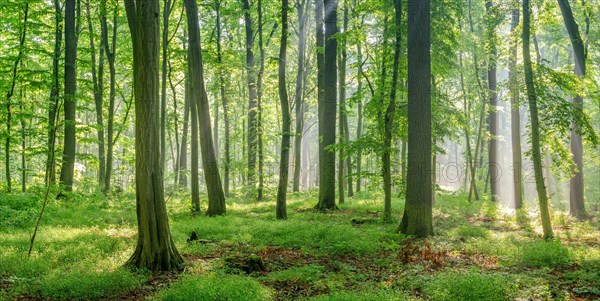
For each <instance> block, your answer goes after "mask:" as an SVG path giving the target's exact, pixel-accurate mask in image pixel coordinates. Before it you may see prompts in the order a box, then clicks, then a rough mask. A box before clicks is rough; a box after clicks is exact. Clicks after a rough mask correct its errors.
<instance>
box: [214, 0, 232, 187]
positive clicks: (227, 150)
mask: <svg viewBox="0 0 600 301" xmlns="http://www.w3.org/2000/svg"><path fill="white" fill-rule="evenodd" d="M216 13H217V21H216V22H217V63H218V64H219V86H220V92H221V104H222V106H223V123H224V124H223V127H224V128H225V142H224V144H225V145H224V147H225V164H224V168H223V173H224V174H223V186H224V190H225V196H229V169H230V166H231V151H230V142H229V139H230V138H229V135H230V132H229V131H230V129H229V112H228V104H227V94H226V93H225V79H224V75H223V55H222V50H221V35H222V32H221V31H222V30H221V2H220V1H218V2H217V6H216Z"/></svg>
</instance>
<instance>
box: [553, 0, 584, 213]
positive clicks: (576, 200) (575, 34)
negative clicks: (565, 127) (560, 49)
mask: <svg viewBox="0 0 600 301" xmlns="http://www.w3.org/2000/svg"><path fill="white" fill-rule="evenodd" d="M558 5H559V6H560V11H561V13H562V16H563V20H564V23H565V27H566V28H567V32H568V33H569V37H570V39H571V45H572V46H573V52H574V54H575V75H577V76H578V77H580V78H585V73H586V64H585V60H586V47H585V46H584V44H583V40H582V39H581V34H580V33H579V27H578V26H577V22H575V18H574V17H573V12H572V11H571V6H570V5H569V1H567V0H558ZM586 22H587V25H586V28H587V29H586V31H587V30H589V18H587V16H586ZM573 106H574V107H575V108H576V109H577V110H583V96H581V95H575V97H574V98H573ZM571 127H572V130H571V154H572V155H573V162H574V163H575V169H574V170H573V171H572V176H571V180H570V201H569V205H570V212H571V215H573V216H576V217H584V216H586V211H585V198H584V194H583V143H582V139H581V135H580V134H579V133H578V132H579V128H578V126H577V124H576V123H573V124H572V126H571Z"/></svg>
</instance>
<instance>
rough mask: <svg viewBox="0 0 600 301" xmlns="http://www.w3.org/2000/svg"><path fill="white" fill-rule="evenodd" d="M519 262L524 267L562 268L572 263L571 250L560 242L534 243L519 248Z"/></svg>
mask: <svg viewBox="0 0 600 301" xmlns="http://www.w3.org/2000/svg"><path fill="white" fill-rule="evenodd" d="M519 252H520V253H519V259H518V262H519V264H521V265H524V266H533V267H560V266H564V265H567V264H569V263H570V262H571V258H570V255H569V250H568V249H567V248H565V247H564V246H563V245H562V244H561V243H560V241H532V242H527V243H524V244H523V245H521V246H520V248H519Z"/></svg>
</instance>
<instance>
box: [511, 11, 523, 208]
mask: <svg viewBox="0 0 600 301" xmlns="http://www.w3.org/2000/svg"><path fill="white" fill-rule="evenodd" d="M518 26H519V10H518V9H514V10H513V11H512V23H511V27H510V30H511V33H516V30H517V27H518ZM517 41H518V35H515V36H513V37H511V40H510V54H509V61H508V69H509V76H508V79H509V90H510V106H511V107H510V132H511V144H512V155H513V184H514V204H513V206H514V208H515V209H520V208H521V207H522V206H523V176H522V166H523V162H522V161H523V160H522V159H521V118H520V115H519V111H520V105H519V83H518V75H517V70H516V69H517V44H518V43H517Z"/></svg>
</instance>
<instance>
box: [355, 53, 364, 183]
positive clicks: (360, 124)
mask: <svg viewBox="0 0 600 301" xmlns="http://www.w3.org/2000/svg"><path fill="white" fill-rule="evenodd" d="M356 53H357V56H358V62H359V68H358V75H357V81H358V85H357V91H358V93H361V94H359V95H362V88H363V83H362V79H363V70H362V48H361V45H360V41H359V42H358V44H357V45H356ZM357 119H358V120H357V122H356V140H358V139H360V137H362V130H363V129H362V128H363V99H362V97H359V99H358V106H357ZM361 172H362V149H360V148H359V150H358V153H357V154H356V192H360V190H361V188H362V187H361V184H362V175H361Z"/></svg>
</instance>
